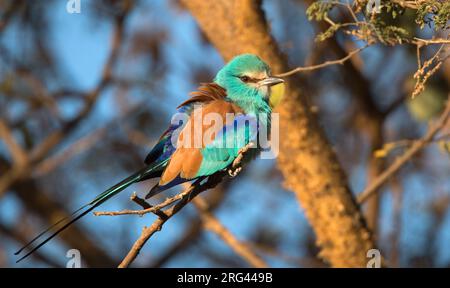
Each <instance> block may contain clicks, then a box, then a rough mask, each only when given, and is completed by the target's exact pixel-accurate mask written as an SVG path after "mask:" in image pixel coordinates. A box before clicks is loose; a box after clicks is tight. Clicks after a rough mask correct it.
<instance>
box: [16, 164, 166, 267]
mask: <svg viewBox="0 0 450 288" xmlns="http://www.w3.org/2000/svg"><path fill="white" fill-rule="evenodd" d="M160 164H161V163H160ZM160 164H158V165H150V166H147V167H145V168H144V169H142V170H140V171H138V172H136V173H134V174H133V175H131V176H129V177H127V178H125V179H124V180H122V181H120V182H119V183H117V184H116V185H114V186H112V187H111V188H109V189H107V190H105V191H104V192H102V193H100V194H99V195H98V196H97V197H95V199H94V200H92V201H91V202H89V203H88V204H85V205H83V206H82V207H81V208H78V209H77V210H76V211H74V212H73V213H72V214H70V215H69V216H67V217H65V218H63V219H61V220H59V221H58V222H56V223H55V224H53V225H51V226H50V227H48V228H47V229H45V230H44V231H42V232H41V233H39V234H38V235H37V236H36V237H34V238H33V239H32V240H31V241H30V242H28V243H27V244H26V245H25V246H23V247H22V248H20V250H18V251H17V252H16V253H14V254H15V255H18V254H20V253H21V252H22V251H23V250H24V249H25V248H27V247H29V246H30V245H31V244H33V243H34V242H36V241H37V240H38V239H40V238H41V237H42V236H44V235H45V234H47V233H48V232H51V231H53V232H52V234H51V235H50V236H48V237H47V238H45V240H43V241H41V242H40V243H39V244H38V245H37V246H35V247H34V248H33V249H31V250H30V251H29V252H28V253H27V254H25V255H24V256H23V257H21V258H20V259H19V260H17V261H16V263H18V262H20V261H22V260H23V259H25V258H27V257H28V256H30V255H31V254H32V253H33V252H35V251H36V250H38V249H39V248H41V247H42V246H43V245H45V244H46V243H47V242H48V241H50V240H51V239H53V238H54V237H55V236H56V235H58V234H59V233H60V232H62V231H63V230H65V229H66V228H67V227H69V226H70V225H71V224H73V223H74V222H75V221H77V220H78V219H80V218H81V217H83V216H84V215H86V214H87V213H89V212H91V211H92V210H94V209H95V208H96V207H98V206H99V205H101V204H102V203H104V202H105V201H107V200H108V199H110V198H111V197H113V196H114V195H116V194H117V193H119V192H121V191H123V190H124V189H125V188H127V187H128V186H130V185H131V184H133V183H136V182H138V181H139V180H141V179H142V178H144V177H145V176H147V175H148V174H149V173H151V172H152V171H154V170H155V169H158V168H160V167H159V166H160Z"/></svg>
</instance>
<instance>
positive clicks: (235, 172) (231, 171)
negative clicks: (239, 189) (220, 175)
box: [228, 167, 242, 178]
mask: <svg viewBox="0 0 450 288" xmlns="http://www.w3.org/2000/svg"><path fill="white" fill-rule="evenodd" d="M241 170H242V167H237V168H234V169H228V175H229V176H230V177H231V178H234V177H236V176H237V175H238V174H239V172H241Z"/></svg>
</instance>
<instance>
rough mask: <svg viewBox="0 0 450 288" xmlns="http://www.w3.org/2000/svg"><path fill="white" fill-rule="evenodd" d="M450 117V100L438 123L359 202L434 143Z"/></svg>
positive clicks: (378, 179)
mask: <svg viewBox="0 0 450 288" xmlns="http://www.w3.org/2000/svg"><path fill="white" fill-rule="evenodd" d="M449 117H450V100H447V104H446V108H445V110H444V112H443V113H442V115H441V116H440V117H439V119H438V121H437V122H436V123H434V124H432V125H430V128H429V129H428V132H427V133H426V134H425V136H424V137H423V138H421V139H419V140H417V141H415V142H414V144H413V145H411V147H410V148H409V149H408V150H406V151H405V152H404V153H403V155H402V156H400V157H398V158H397V159H396V160H395V161H394V163H392V164H391V165H390V166H389V167H388V168H387V169H386V170H385V171H384V172H383V173H381V174H380V175H379V176H378V177H377V178H376V179H375V180H374V181H373V182H372V183H371V184H370V185H369V186H368V187H366V189H365V190H364V191H363V192H361V193H360V194H359V195H358V198H357V201H358V203H359V204H362V203H363V202H364V201H366V200H367V199H368V198H369V197H370V196H372V195H373V194H374V193H375V192H376V191H377V189H378V188H380V187H381V186H382V185H384V183H386V181H387V180H388V179H389V178H390V177H391V176H392V175H394V174H395V173H396V172H397V171H398V170H400V168H401V167H402V166H403V165H404V164H405V163H406V162H408V161H409V160H410V159H411V158H412V157H414V156H415V155H416V154H417V153H418V152H419V151H420V150H422V149H423V148H424V147H425V146H427V144H429V143H430V142H432V141H433V138H434V136H435V135H436V134H437V133H438V132H439V131H440V130H441V129H442V128H443V127H444V126H445V125H446V123H447V121H448V119H449Z"/></svg>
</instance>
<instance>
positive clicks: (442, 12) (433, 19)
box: [416, 0, 450, 31]
mask: <svg viewBox="0 0 450 288" xmlns="http://www.w3.org/2000/svg"><path fill="white" fill-rule="evenodd" d="M449 20H450V2H448V1H438V0H430V1H424V2H423V3H422V4H420V5H419V6H418V8H417V17H416V23H417V24H418V25H419V26H420V28H421V29H422V28H424V27H425V25H429V26H432V25H433V24H434V30H436V31H437V30H440V29H448V28H449V25H448V21H449Z"/></svg>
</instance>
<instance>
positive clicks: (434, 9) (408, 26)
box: [306, 0, 450, 45]
mask: <svg viewBox="0 0 450 288" xmlns="http://www.w3.org/2000/svg"><path fill="white" fill-rule="evenodd" d="M379 4H380V5H379V6H376V1H369V0H365V1H364V0H363V1H361V0H356V1H353V2H352V3H349V2H347V1H316V2H314V3H312V4H311V5H310V6H309V7H308V9H307V11H306V14H307V16H308V19H309V20H310V21H326V22H327V23H329V24H330V27H329V28H328V29H327V30H325V31H324V32H322V33H320V34H319V35H318V36H317V37H316V41H324V40H326V39H328V38H330V37H332V36H334V35H335V34H336V33H337V32H338V31H342V32H343V33H345V34H348V35H352V36H355V37H356V38H358V39H360V40H363V41H366V42H368V43H369V44H373V43H377V42H379V43H382V44H384V45H397V44H402V43H410V42H413V39H414V37H415V35H414V34H415V32H416V31H417V30H418V28H420V29H423V28H424V27H425V26H426V25H428V26H430V27H434V30H435V31H439V30H445V29H448V28H449V24H448V22H449V19H450V1H443V0H431V1H414V2H412V1H387V0H380V2H379ZM333 9H336V10H339V11H340V12H341V13H330V12H331V11H332V10H333ZM335 14H336V15H347V16H351V17H342V16H338V17H334V18H338V19H333V20H332V18H333V17H332V16H336V15H335ZM355 18H356V19H355ZM349 19H353V21H348V20H349ZM343 20H347V21H343Z"/></svg>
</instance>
